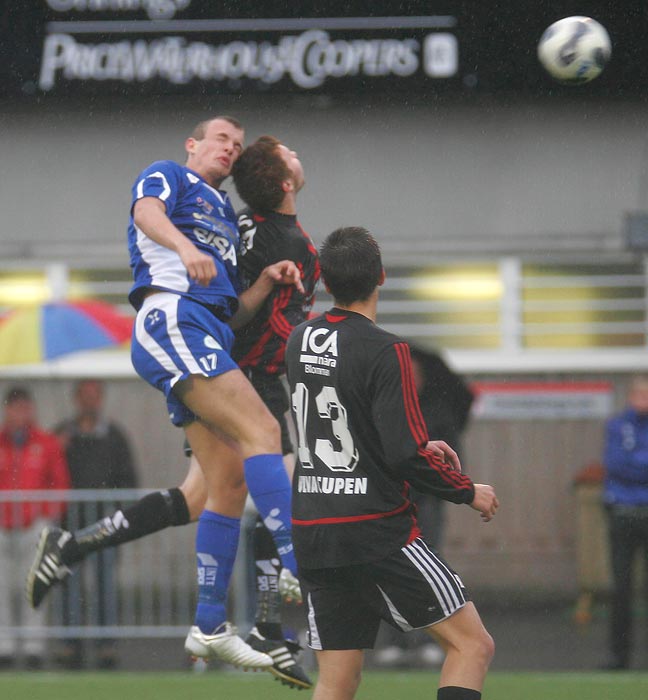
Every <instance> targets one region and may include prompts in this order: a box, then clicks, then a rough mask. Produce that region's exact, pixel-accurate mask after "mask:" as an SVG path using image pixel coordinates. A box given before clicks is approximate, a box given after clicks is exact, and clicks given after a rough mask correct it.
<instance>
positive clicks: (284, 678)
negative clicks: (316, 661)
mask: <svg viewBox="0 0 648 700" xmlns="http://www.w3.org/2000/svg"><path fill="white" fill-rule="evenodd" d="M264 670H267V671H268V673H271V674H272V675H273V676H274V677H275V680H276V681H281V684H282V685H288V686H290V687H291V688H296V689H297V690H310V689H311V688H312V687H313V684H312V683H306V682H305V681H302V680H299V679H298V678H294V677H293V676H288V675H287V674H285V673H283V671H280V670H279V669H276V668H275V667H274V666H271V667H270V668H268V669H264Z"/></svg>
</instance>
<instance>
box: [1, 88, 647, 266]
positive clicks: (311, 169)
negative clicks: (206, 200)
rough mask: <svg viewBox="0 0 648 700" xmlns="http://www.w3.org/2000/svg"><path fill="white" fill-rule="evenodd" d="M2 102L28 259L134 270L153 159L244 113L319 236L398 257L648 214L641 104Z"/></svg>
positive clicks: (15, 231)
mask: <svg viewBox="0 0 648 700" xmlns="http://www.w3.org/2000/svg"><path fill="white" fill-rule="evenodd" d="M574 94H577V93H576V92H575V93H574ZM185 103H186V100H185ZM317 105H319V107H318V106H317ZM1 107H2V110H1V112H0V152H1V153H2V168H1V170H0V210H1V211H2V212H3V223H2V226H1V227H0V254H3V257H6V256H7V255H9V256H11V255H12V254H14V255H15V254H22V253H21V248H18V247H17V241H20V242H21V243H22V244H23V246H24V244H25V242H28V243H29V242H33V243H34V248H35V249H36V251H37V252H36V254H37V255H38V256H39V257H45V258H47V257H48V243H49V244H52V242H57V241H62V240H65V241H76V242H78V243H82V244H83V245H84V247H85V246H86V245H88V244H90V245H93V244H94V245H97V246H101V249H102V250H105V249H109V250H110V251H111V253H112V254H113V255H114V256H115V257H117V258H118V259H122V258H123V260H124V261H125V260H126V255H125V245H124V236H125V227H126V220H127V215H128V206H129V198H130V187H131V184H132V181H133V180H134V178H135V176H136V175H137V173H138V172H139V170H140V169H141V168H143V167H144V166H146V165H147V164H148V163H149V162H150V161H152V160H155V159H158V158H173V159H177V160H183V158H184V155H183V141H184V138H185V135H186V134H187V133H188V132H189V131H190V129H191V127H192V126H193V125H194V123H195V122H197V121H199V120H200V119H201V118H203V117H205V116H208V115H210V114H212V113H216V112H225V113H232V114H233V115H235V116H237V117H239V118H241V120H242V121H243V122H244V124H246V126H247V130H248V140H249V139H251V138H254V137H256V136H258V135H260V134H261V133H266V132H270V133H274V134H275V135H277V136H278V137H279V138H281V139H283V140H285V141H286V142H287V143H288V144H289V145H290V146H291V147H294V148H296V149H297V150H298V151H299V153H300V155H301V157H302V159H303V161H304V164H305V168H306V174H307V180H308V184H307V187H306V189H305V190H304V192H303V193H302V196H301V202H300V218H301V219H302V221H303V223H304V225H305V228H306V229H307V230H309V231H310V232H311V234H312V235H313V236H314V238H315V239H316V240H321V239H322V238H323V237H324V236H325V235H326V234H327V233H328V232H329V231H331V230H332V229H333V228H334V227H336V226H338V225H345V224H362V225H366V226H368V227H369V228H371V229H372V230H373V231H374V232H375V233H376V234H377V235H378V237H379V238H380V239H381V240H382V241H383V242H384V244H385V248H386V251H387V252H389V250H390V248H391V247H392V246H394V243H393V241H394V240H396V241H397V242H398V243H397V245H398V247H399V248H402V247H403V242H404V241H408V240H413V241H418V243H419V246H420V245H421V242H426V241H428V242H430V244H431V245H430V247H431V249H435V248H437V247H439V246H438V245H437V244H440V247H442V248H448V247H449V248H453V247H455V248H456V249H459V250H462V249H466V245H465V244H464V245H462V241H464V242H465V241H470V240H471V239H473V238H474V239H476V240H474V241H473V243H472V245H476V246H478V247H482V248H486V249H487V248H488V246H489V244H490V245H491V246H493V247H499V248H501V247H502V241H503V245H504V247H506V246H507V245H508V244H509V243H510V246H511V247H516V246H517V245H520V244H521V245H523V247H524V248H528V245H529V241H530V240H531V239H538V240H540V239H542V238H543V237H545V236H546V235H550V236H551V240H554V241H561V245H562V244H564V238H561V237H565V236H570V237H574V236H580V237H583V238H587V237H594V238H597V237H607V238H608V240H609V241H611V245H612V246H616V245H618V244H619V243H618V242H619V241H620V235H621V226H622V218H623V213H624V212H625V211H626V210H631V209H638V208H644V207H645V208H648V184H647V183H648V174H647V173H648V165H647V152H648V142H647V138H646V136H645V128H644V124H645V123H646V116H647V113H648V107H646V106H644V105H633V104H625V103H598V104H597V103H591V102H590V103H580V102H573V103H565V101H564V100H558V99H556V100H555V102H552V101H551V100H548V101H545V102H543V103H542V104H540V103H535V104H532V103H518V104H512V105H506V104H498V103H497V102H495V101H482V102H480V103H476V102H475V103H470V102H465V103H463V104H459V103H456V102H454V103H450V102H447V103H423V104H418V105H413V104H407V102H406V103H405V104H404V105H400V106H393V105H392V106H387V105H381V104H379V103H374V104H371V105H369V106H365V107H359V106H355V105H353V104H352V97H351V96H350V97H349V99H348V103H347V104H344V103H343V102H342V101H341V100H338V101H329V100H326V99H325V98H319V99H317V98H294V97H293V98H278V97H272V98H270V97H262V96H259V97H256V98H247V99H245V100H235V99H233V98H228V99H214V100H213V105H210V106H209V108H206V109H202V108H201V109H189V108H187V107H186V104H185V106H182V101H181V100H177V99H176V100H173V101H171V100H160V101H159V104H157V105H152V106H151V107H150V110H146V109H145V108H143V107H141V106H140V107H139V108H135V107H132V106H130V107H128V106H125V105H121V106H120V105H119V104H114V105H112V106H111V105H109V104H105V103H103V104H101V105H94V106H93V105H92V104H90V103H88V104H82V103H78V104H76V106H75V107H74V108H72V107H71V106H70V103H65V106H64V107H62V106H61V105H60V104H59V103H43V104H42V105H40V106H38V107H29V108H28V107H26V106H22V107H14V106H12V105H11V104H9V103H6V104H3V105H1ZM390 239H391V241H392V243H390V242H389V241H390ZM521 242H522V243H521ZM10 244H11V245H10ZM87 250H88V249H87V248H85V252H87ZM15 251H18V252H17V253H16V252H15Z"/></svg>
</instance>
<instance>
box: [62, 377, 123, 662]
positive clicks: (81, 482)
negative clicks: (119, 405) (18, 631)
mask: <svg viewBox="0 0 648 700" xmlns="http://www.w3.org/2000/svg"><path fill="white" fill-rule="evenodd" d="M74 401H75V405H76V413H75V415H74V416H73V417H72V418H69V419H68V420H65V421H64V422H63V423H61V424H59V425H58V426H56V428H55V432H56V434H57V435H58V436H59V437H60V438H61V442H62V443H63V447H64V449H65V454H66V457H67V461H68V465H69V469H70V477H71V483H72V488H74V489H130V488H135V487H136V486H137V477H136V472H135V465H134V461H133V455H132V450H131V447H130V445H129V441H128V439H127V437H126V435H125V434H124V432H123V431H122V430H121V429H120V428H119V427H118V426H117V425H116V424H115V423H114V422H112V421H110V420H109V419H108V418H106V417H105V415H104V385H103V383H102V382H101V381H99V380H97V379H82V380H80V381H79V382H78V383H77V384H76V386H75V390H74ZM114 506H115V503H114V502H103V501H92V502H79V501H77V502H75V503H73V504H72V503H71V504H70V505H69V506H68V513H67V521H66V523H65V526H66V528H67V529H72V530H78V529H79V528H84V527H85V526H86V525H89V524H91V523H94V522H95V521H96V520H97V519H99V518H103V517H104V515H105V514H108V513H112V512H113V510H114ZM88 536H92V533H89V534H88ZM80 537H83V532H81V533H80ZM116 557H117V554H116V550H114V549H107V550H103V551H101V552H98V553H97V554H96V555H93V556H92V558H91V559H90V561H89V563H88V564H89V566H90V567H91V571H92V572H93V573H94V582H95V586H96V588H95V589H94V595H93V596H92V598H91V599H89V598H87V597H86V598H84V597H83V596H82V590H83V588H84V587H83V585H82V584H83V573H84V572H83V570H79V576H73V577H70V578H68V579H67V580H66V581H65V582H64V584H63V624H64V625H66V626H70V625H78V624H82V622H83V613H84V611H86V615H88V613H90V611H92V612H93V613H94V615H93V616H94V618H95V619H93V620H92V623H93V624H97V625H100V626H110V625H114V624H116V622H117V619H116V618H117V610H116V608H117V600H116V588H115V563H116ZM57 656H58V661H59V663H60V664H61V665H62V666H64V667H66V668H70V669H75V668H80V667H81V666H82V665H83V660H84V659H83V657H84V654H83V644H82V641H81V640H80V639H68V640H66V641H65V643H64V644H63V646H62V648H61V650H60V652H59V654H58V655H57ZM116 662H117V658H116V653H115V646H114V640H112V639H100V640H98V641H97V666H98V667H99V668H113V667H114V666H115V665H116Z"/></svg>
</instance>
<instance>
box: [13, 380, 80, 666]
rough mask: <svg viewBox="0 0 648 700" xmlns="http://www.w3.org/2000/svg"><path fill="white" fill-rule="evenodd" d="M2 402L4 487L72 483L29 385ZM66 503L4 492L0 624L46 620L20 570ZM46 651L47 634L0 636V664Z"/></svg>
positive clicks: (35, 659) (30, 661)
mask: <svg viewBox="0 0 648 700" xmlns="http://www.w3.org/2000/svg"><path fill="white" fill-rule="evenodd" d="M3 405H4V419H3V424H2V426H1V427H0V492H2V491H22V492H24V491H33V490H36V491H49V490H52V489H68V488H69V486H70V475H69V472H68V467H67V462H66V460H65V455H64V454H63V449H62V446H61V443H60V442H59V440H58V438H57V437H56V436H55V435H53V434H52V433H48V432H46V431H44V430H42V429H41V428H40V427H38V425H37V423H36V409H35V405H34V401H33V399H32V396H31V394H30V393H29V391H28V390H27V389H26V388H24V387H22V386H15V387H12V388H10V389H9V391H8V392H7V394H6V395H5V398H4V402H3ZM64 509H65V504H64V503H63V502H61V501H52V500H29V499H28V500H25V501H18V502H16V501H11V500H9V499H7V498H6V497H5V498H3V494H2V493H0V628H4V629H8V628H9V627H11V626H14V625H21V626H27V627H42V626H43V624H44V621H45V620H44V616H45V610H42V611H39V610H33V609H32V608H31V607H30V606H29V605H27V601H25V600H24V596H23V595H22V585H23V581H22V571H23V570H24V568H25V567H26V566H29V562H30V561H31V558H32V554H33V547H34V541H35V540H36V539H37V538H38V533H39V532H40V531H41V529H42V528H43V526H44V525H45V524H46V523H47V522H50V521H53V520H58V519H59V518H60V516H61V515H62V513H63V511H64ZM19 601H20V602H19ZM19 641H22V648H21V649H20V648H19V646H18V643H19ZM44 651H45V640H44V639H43V638H35V637H27V638H26V639H23V640H19V639H17V638H16V637H15V636H12V637H9V636H6V637H0V667H2V666H4V667H7V666H11V665H13V664H14V663H15V662H16V658H17V655H18V654H19V653H22V655H24V656H25V658H26V663H27V665H28V667H30V668H38V667H40V666H41V665H42V662H43V654H44Z"/></svg>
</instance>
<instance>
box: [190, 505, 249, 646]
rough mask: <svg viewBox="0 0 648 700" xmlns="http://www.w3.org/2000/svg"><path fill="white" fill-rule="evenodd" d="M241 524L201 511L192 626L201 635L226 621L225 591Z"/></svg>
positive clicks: (211, 512) (234, 557)
mask: <svg viewBox="0 0 648 700" xmlns="http://www.w3.org/2000/svg"><path fill="white" fill-rule="evenodd" d="M240 530H241V521H240V520H239V519H238V518H228V517H227V516H225V515H220V514H219V513H214V512H213V511H209V510H204V511H203V512H202V513H201V515H200V518H199V520H198V530H197V532H196V558H197V560H198V606H197V608H196V616H195V618H194V624H195V625H197V626H198V627H199V628H200V631H201V632H203V633H205V634H212V633H213V632H214V630H215V629H216V628H217V627H218V626H219V625H220V624H221V623H223V622H225V620H226V617H227V609H226V603H227V589H228V587H229V582H230V578H231V577H232V569H233V568H234V560H235V559H236V550H237V549H238V541H239V533H240Z"/></svg>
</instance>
